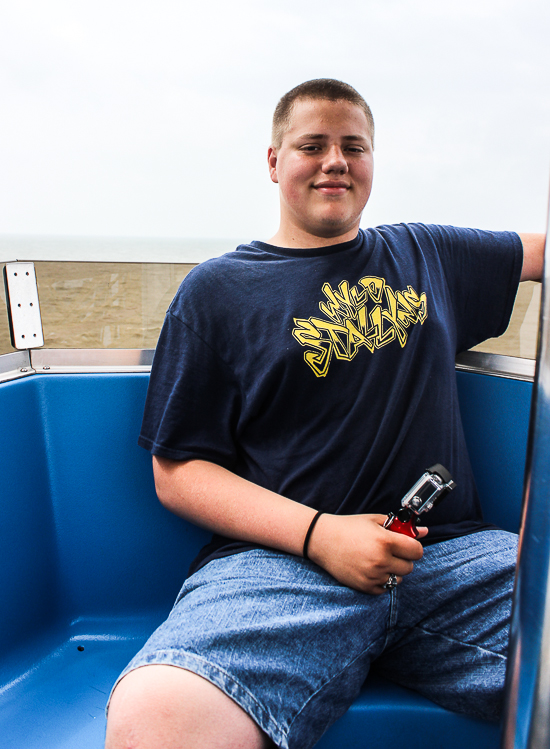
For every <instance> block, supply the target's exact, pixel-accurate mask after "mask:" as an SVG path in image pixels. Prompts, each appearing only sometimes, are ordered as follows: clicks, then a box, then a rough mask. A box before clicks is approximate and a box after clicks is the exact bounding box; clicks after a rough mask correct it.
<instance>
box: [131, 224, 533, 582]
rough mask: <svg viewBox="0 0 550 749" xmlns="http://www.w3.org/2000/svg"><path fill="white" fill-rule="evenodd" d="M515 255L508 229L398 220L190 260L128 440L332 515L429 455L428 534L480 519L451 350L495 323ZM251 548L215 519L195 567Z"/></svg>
mask: <svg viewBox="0 0 550 749" xmlns="http://www.w3.org/2000/svg"><path fill="white" fill-rule="evenodd" d="M522 261H523V253H522V245H521V240H520V239H519V237H518V236H517V235H516V234H513V233H504V232H499V233H494V232H486V231H477V230H472V229H457V228H454V227H447V226H425V225H422V224H409V225H404V224H402V225H396V226H381V227H378V228H376V229H368V230H365V231H363V230H360V231H359V234H358V236H357V238H356V239H354V240H352V241H350V242H345V243H343V244H338V245H332V246H329V247H322V248H315V249H307V250H296V249H285V248H279V247H272V246H270V245H267V244H264V243H262V242H252V243H251V244H249V245H240V246H239V247H238V248H237V249H236V250H235V251H234V252H231V253H229V254H227V255H224V256H222V257H219V258H215V259H213V260H209V261H207V262H205V263H202V264H201V265H199V266H197V267H196V268H194V269H193V270H192V271H191V272H190V273H189V274H188V276H187V277H186V278H185V280H184V281H183V283H182V285H181V287H180V289H179V291H178V292H177V294H176V296H175V298H174V300H173V302H172V304H171V306H170V308H169V310H168V313H167V315H166V320H165V323H164V327H163V329H162V332H161V335H160V338H159V341H158V345H157V350H156V353H155V357H154V361H153V367H152V371H151V380H150V384H149V390H148V394H147V402H146V406H145V415H144V419H143V426H142V431H141V435H140V437H139V444H140V445H141V446H142V447H145V448H146V449H148V450H150V451H151V452H152V453H153V454H155V455H159V456H164V457H166V458H171V459H174V460H188V459H192V458H199V459H203V460H208V461H211V462H213V463H217V464H219V465H221V466H223V467H225V468H227V469H229V470H230V471H233V472H234V473H236V474H238V475H239V476H242V477H244V478H245V479H248V480H249V481H252V482H254V483H256V484H259V485H260V486H263V487H266V488H267V489H270V490H272V491H274V492H277V493H279V494H282V495H283V496H285V497H288V498H290V499H293V500H296V501H298V502H301V503H303V504H306V505H309V506H311V507H313V508H315V509H318V510H322V511H324V512H328V513H336V514H356V513H365V512H369V513H371V512H373V513H382V514H385V513H387V512H388V511H390V510H395V509H396V507H398V506H399V501H400V499H401V497H402V496H403V495H404V494H405V492H406V491H407V490H408V489H409V488H410V487H411V486H412V484H413V483H414V482H415V481H416V480H417V479H418V478H419V476H420V475H421V474H422V472H423V471H424V470H425V469H426V468H427V467H428V466H430V465H432V464H433V463H442V464H443V465H444V466H446V467H447V468H448V469H449V471H450V472H451V475H452V476H453V478H454V480H455V481H456V484H457V488H456V489H455V490H454V491H453V492H452V494H450V495H449V497H447V498H446V499H445V500H444V501H443V502H442V503H441V504H440V505H439V506H437V507H436V508H435V509H434V510H433V511H432V512H431V513H428V514H427V515H426V516H424V517H425V524H426V525H427V526H428V527H429V528H430V533H429V535H428V537H427V539H426V543H428V542H429V543H433V542H435V541H441V540H444V539H448V538H452V537H455V536H459V535H464V534H466V533H471V532H474V531H478V530H482V529H483V528H488V527H489V526H488V525H487V524H486V523H484V521H483V519H482V515H481V510H480V505H479V500H478V496H477V491H476V487H475V483H474V479H473V475H472V471H471V467H470V461H469V458H468V454H467V450H466V445H465V441H464V435H463V431H462V424H461V420H460V412H459V406H458V396H457V387H456V376H455V355H456V353H457V352H459V351H463V350H466V349H468V348H471V347H472V346H474V345H475V344H477V343H479V342H480V341H483V340H485V339H486V338H490V337H493V336H498V335H501V334H502V333H503V332H504V331H505V329H506V327H507V325H508V322H509V318H510V314H511V311H512V307H513V303H514V299H515V294H516V291H517V286H518V282H519V277H520V273H521V267H522ZM250 548H253V547H252V545H251V544H250V543H241V542H238V541H234V540H230V539H227V538H223V537H221V536H216V535H215V536H213V539H212V542H211V543H210V544H208V545H207V546H206V547H205V548H204V549H203V550H202V551H201V553H200V554H199V556H198V558H197V559H196V560H195V562H194V564H193V566H192V570H194V569H198V568H199V567H200V566H202V565H203V564H205V563H206V562H207V561H209V560H210V559H212V558H215V557H219V556H224V555H226V554H231V553H235V552H237V551H242V550H244V549H250Z"/></svg>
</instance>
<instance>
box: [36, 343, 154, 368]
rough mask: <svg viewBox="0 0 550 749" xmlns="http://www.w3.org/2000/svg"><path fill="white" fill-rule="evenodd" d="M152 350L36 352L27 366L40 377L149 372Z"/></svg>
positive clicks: (42, 350) (47, 350)
mask: <svg viewBox="0 0 550 749" xmlns="http://www.w3.org/2000/svg"><path fill="white" fill-rule="evenodd" d="M153 354H154V350H153V349H47V348H45V349H37V350H35V351H31V364H32V367H33V369H34V370H35V371H36V372H37V373H40V374H60V373H71V372H72V373H75V372H77V373H78V372H149V371H150V369H151V362H152V361H153Z"/></svg>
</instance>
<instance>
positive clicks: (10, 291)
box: [4, 262, 44, 350]
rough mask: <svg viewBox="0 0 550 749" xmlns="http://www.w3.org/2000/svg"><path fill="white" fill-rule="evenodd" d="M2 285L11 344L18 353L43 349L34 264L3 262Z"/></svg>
mask: <svg viewBox="0 0 550 749" xmlns="http://www.w3.org/2000/svg"><path fill="white" fill-rule="evenodd" d="M4 283H5V285H6V302H7V305H8V315H9V322H10V335H11V345H12V346H13V347H14V348H15V349H19V350H22V349H30V348H37V347H38V346H43V345H44V333H43V331H42V317H41V315H40V303H39V301H38V287H37V285H36V273H35V270H34V263H19V262H18V263H6V265H5V266H4Z"/></svg>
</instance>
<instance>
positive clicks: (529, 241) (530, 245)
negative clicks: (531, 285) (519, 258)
mask: <svg viewBox="0 0 550 749" xmlns="http://www.w3.org/2000/svg"><path fill="white" fill-rule="evenodd" d="M519 238H520V239H521V243H522V245H523V267H522V269H521V280H522V281H540V280H541V278H542V267H543V262H544V245H545V242H546V234H520V235H519Z"/></svg>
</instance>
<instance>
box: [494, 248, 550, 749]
mask: <svg viewBox="0 0 550 749" xmlns="http://www.w3.org/2000/svg"><path fill="white" fill-rule="evenodd" d="M548 245H549V239H548V234H547V237H546V246H547V247H548ZM549 255H550V253H547V254H546V259H545V263H544V274H543V275H544V278H543V287H542V303H541V312H540V325H539V340H538V353H537V364H536V370H535V383H534V387H533V400H532V406H531V420H530V425H529V441H528V448H527V461H526V469H525V488H524V497H523V513H522V523H521V531H520V540H519V554H518V564H517V570H516V581H515V589H514V602H513V608H512V621H511V630H510V645H509V651H508V672H507V683H506V696H505V712H504V728H503V736H502V746H503V749H548V747H550V256H549Z"/></svg>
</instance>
